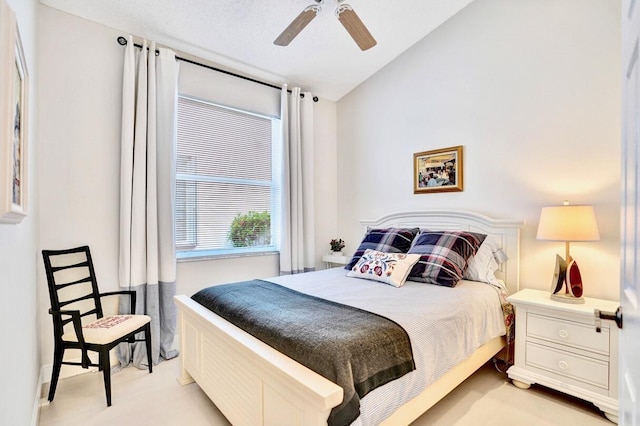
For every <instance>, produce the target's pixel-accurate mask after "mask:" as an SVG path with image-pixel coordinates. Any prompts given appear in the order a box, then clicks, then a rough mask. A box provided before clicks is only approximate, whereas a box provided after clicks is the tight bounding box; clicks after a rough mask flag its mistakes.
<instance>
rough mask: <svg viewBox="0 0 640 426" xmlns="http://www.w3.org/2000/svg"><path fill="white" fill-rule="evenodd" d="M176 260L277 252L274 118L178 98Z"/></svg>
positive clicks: (277, 144) (276, 129) (277, 150)
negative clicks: (193, 257)
mask: <svg viewBox="0 0 640 426" xmlns="http://www.w3.org/2000/svg"><path fill="white" fill-rule="evenodd" d="M177 116H178V123H177V169H176V248H177V251H178V256H179V257H189V256H207V255H216V254H231V253H245V252H256V251H274V250H277V249H278V247H279V237H280V236H279V229H280V227H279V223H280V212H279V205H280V186H279V182H280V175H279V173H280V145H281V137H280V126H279V121H280V120H279V119H277V118H273V117H266V116H262V115H258V114H253V113H249V112H246V111H240V110H237V109H232V108H227V107H224V106H220V105H215V104H213V103H209V102H204V101H201V100H196V99H193V98H188V97H184V96H180V97H179V98H178V114H177Z"/></svg>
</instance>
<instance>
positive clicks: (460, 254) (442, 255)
mask: <svg viewBox="0 0 640 426" xmlns="http://www.w3.org/2000/svg"><path fill="white" fill-rule="evenodd" d="M486 237H487V236H486V235H484V234H476V233H474V232H461V231H456V232H451V231H422V232H421V233H420V235H419V236H418V238H417V239H416V242H415V244H414V245H413V246H412V247H411V249H410V250H409V253H413V254H419V255H420V260H418V263H416V264H415V265H414V266H413V269H411V272H410V273H409V278H407V279H408V280H410V281H419V282H423V283H428V284H436V285H442V286H447V287H455V285H456V284H458V281H460V280H461V279H462V277H463V274H464V271H465V270H466V269H467V265H468V263H467V261H468V260H469V258H470V257H471V256H473V255H475V254H476V252H477V251H478V248H479V247H480V244H482V242H483V241H484V239H485V238H486Z"/></svg>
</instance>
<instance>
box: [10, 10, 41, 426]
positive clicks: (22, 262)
mask: <svg viewBox="0 0 640 426" xmlns="http://www.w3.org/2000/svg"><path fill="white" fill-rule="evenodd" d="M8 4H9V7H10V8H11V9H13V10H14V11H15V13H16V18H17V22H18V28H19V29H20V36H21V38H22V46H23V48H24V54H25V59H26V61H27V69H28V71H29V76H30V87H29V89H30V94H29V123H28V133H27V134H28V148H27V156H28V159H29V160H28V163H29V170H28V172H29V174H28V189H29V193H28V197H29V199H28V200H27V205H28V209H29V211H28V216H27V217H26V218H24V219H23V220H22V222H21V223H20V224H17V225H7V224H0V286H2V297H0V337H1V338H2V348H3V350H2V351H0V366H1V367H0V376H1V377H2V384H0V424H3V425H27V424H35V423H34V422H35V421H37V414H38V413H37V405H36V403H37V402H38V400H37V399H36V398H37V397H38V396H39V394H38V379H39V373H40V370H39V366H40V357H39V351H40V344H39V341H38V336H39V330H38V321H37V318H38V316H39V315H42V312H41V311H40V310H39V309H38V305H37V303H36V300H37V297H36V262H37V259H36V248H37V238H38V192H39V191H38V179H37V176H38V155H37V149H38V145H39V141H38V136H39V134H38V129H37V123H38V111H37V104H38V103H37V98H38V93H39V90H38V75H39V66H38V60H37V47H38V46H37V37H36V34H37V27H38V1H37V0H29V1H24V0H8ZM1 78H4V76H3V77H1ZM2 167H4V165H3V166H2Z"/></svg>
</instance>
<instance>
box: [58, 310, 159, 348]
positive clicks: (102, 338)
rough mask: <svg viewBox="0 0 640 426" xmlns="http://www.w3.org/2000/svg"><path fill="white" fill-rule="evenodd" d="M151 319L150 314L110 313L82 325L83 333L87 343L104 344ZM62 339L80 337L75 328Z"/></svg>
mask: <svg viewBox="0 0 640 426" xmlns="http://www.w3.org/2000/svg"><path fill="white" fill-rule="evenodd" d="M150 321H151V317H150V316H148V315H110V316H106V317H102V318H99V319H97V320H95V321H93V322H91V323H89V324H85V325H83V326H82V334H83V335H84V340H85V342H87V343H94V344H98V345H104V344H107V343H111V342H113V341H114V340H118V339H119V338H121V337H123V336H126V335H127V334H129V333H131V332H132V331H135V330H137V329H139V328H140V327H142V326H143V325H145V324H146V323H148V322H150ZM62 340H66V341H68V342H77V341H78V338H77V337H76V333H75V331H73V330H68V331H67V332H65V333H64V335H63V336H62Z"/></svg>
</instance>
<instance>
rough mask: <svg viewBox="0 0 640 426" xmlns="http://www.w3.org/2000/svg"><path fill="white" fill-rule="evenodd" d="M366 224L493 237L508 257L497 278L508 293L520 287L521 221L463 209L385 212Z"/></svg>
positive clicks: (362, 221) (364, 222) (368, 225)
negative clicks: (462, 232) (465, 232)
mask: <svg viewBox="0 0 640 426" xmlns="http://www.w3.org/2000/svg"><path fill="white" fill-rule="evenodd" d="M360 223H361V224H362V225H363V226H364V227H365V229H366V227H376V228H384V227H398V228H411V227H419V228H423V229H431V230H434V231H471V232H478V233H482V234H487V235H488V236H491V238H493V239H495V240H496V241H497V243H498V245H499V246H500V248H501V249H502V251H503V252H504V253H505V254H506V255H507V256H508V258H509V259H508V260H507V261H506V262H504V263H503V264H501V265H500V269H499V270H498V271H497V272H496V277H497V278H499V279H501V280H503V281H504V282H505V284H506V286H507V290H508V291H509V294H513V293H515V292H517V291H518V289H519V287H520V228H521V227H522V226H524V221H523V220H517V219H492V218H490V217H487V216H484V215H482V214H479V213H474V212H470V211H465V210H445V209H435V210H420V211H408V212H398V213H392V214H388V215H386V216H383V217H381V218H379V219H376V220H361V221H360Z"/></svg>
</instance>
